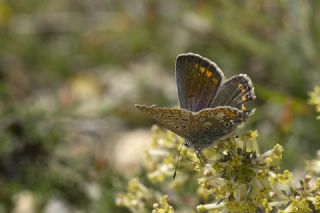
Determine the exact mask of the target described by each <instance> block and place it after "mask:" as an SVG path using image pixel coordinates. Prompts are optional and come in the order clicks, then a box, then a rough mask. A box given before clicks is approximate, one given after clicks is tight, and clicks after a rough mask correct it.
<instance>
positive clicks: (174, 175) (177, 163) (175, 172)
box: [173, 144, 183, 179]
mask: <svg viewBox="0 0 320 213" xmlns="http://www.w3.org/2000/svg"><path fill="white" fill-rule="evenodd" d="M182 147H183V144H181V146H180V149H179V153H178V157H177V161H176V168H175V169H174V173H173V179H175V178H176V174H177V170H178V166H179V162H180V153H181V150H182Z"/></svg>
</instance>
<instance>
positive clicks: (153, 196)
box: [116, 179, 160, 213]
mask: <svg viewBox="0 0 320 213" xmlns="http://www.w3.org/2000/svg"><path fill="white" fill-rule="evenodd" d="M159 198H160V194H158V193H156V192H154V191H152V190H150V189H148V188H147V187H146V186H145V185H143V184H142V183H140V182H139V181H138V179H132V180H130V182H129V183H128V192H127V193H119V194H118V196H117V199H116V204H117V205H118V206H122V207H126V208H128V209H129V210H130V211H131V212H136V213H140V212H141V213H144V212H150V209H151V208H150V206H152V204H153V203H154V201H155V200H158V199H159Z"/></svg>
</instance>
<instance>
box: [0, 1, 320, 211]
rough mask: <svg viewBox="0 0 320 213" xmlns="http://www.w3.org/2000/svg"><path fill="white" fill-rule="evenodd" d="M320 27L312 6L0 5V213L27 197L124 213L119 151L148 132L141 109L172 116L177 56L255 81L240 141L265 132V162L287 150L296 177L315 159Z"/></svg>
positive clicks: (38, 202) (40, 206) (316, 5)
mask: <svg viewBox="0 0 320 213" xmlns="http://www.w3.org/2000/svg"><path fill="white" fill-rule="evenodd" d="M319 16H320V2H319V1H316V0H290V1H289V0H272V1H262V0H257V1H250V0H243V1H236V0H232V1H223V0H216V1H210V2H209V1H183V0H178V1H169V0H164V1H156V0H148V1H147V0H134V1H125V0H123V1H117V0H107V1H102V0H95V1H87V0H80V1H65V0H56V1H40V0H33V1H26V0H22V1H21V0H20V1H18V0H10V1H7V0H0V31H1V36H0V99H1V100H0V114H1V121H0V124H1V126H0V185H1V189H2V190H1V192H0V198H1V203H0V211H2V212H12V211H14V212H19V208H20V207H19V206H20V203H21V202H20V200H21V199H20V198H21V197H22V198H24V199H22V200H28V199H26V197H32V199H31V200H32V202H31V203H33V204H32V206H33V208H35V209H37V211H40V212H50V211H51V212H52V211H53V210H50V209H52V208H53V207H52V206H55V205H54V204H57V203H59V204H60V203H62V204H63V205H62V206H63V207H61V208H65V211H66V212H73V211H76V210H81V211H83V212H121V211H123V212H126V210H125V209H120V208H119V207H116V206H115V194H116V193H117V192H119V191H123V190H124V189H125V188H126V182H127V180H126V179H127V177H126V176H125V175H124V174H123V173H125V172H126V171H127V170H131V167H129V168H130V169H128V168H122V167H120V165H118V164H116V163H115V162H116V161H115V160H114V159H113V158H114V155H113V154H114V152H113V150H115V148H116V147H117V146H120V143H115V141H117V140H116V139H117V138H118V136H119V135H126V134H128V133H130V132H131V131H133V130H136V129H137V128H138V127H141V128H142V127H144V128H145V127H147V128H148V127H150V125H151V124H152V123H153V121H152V120H151V119H149V118H147V117H142V116H143V115H142V114H140V113H139V112H137V111H136V110H135V109H134V107H133V104H134V103H144V104H157V105H159V106H173V105H177V98H176V91H175V82H174V62H175V57H176V56H177V54H179V53H182V52H194V53H198V54H201V55H203V56H205V57H207V58H210V59H212V60H213V61H215V62H216V63H217V64H218V65H219V67H220V68H221V69H222V70H223V71H224V73H225V75H226V77H231V76H232V75H234V74H237V73H246V74H248V75H249V76H250V77H251V79H252V81H253V84H254V86H255V90H256V95H257V100H256V102H255V107H256V108H257V110H256V113H255V115H254V116H252V117H251V118H250V121H249V122H248V124H247V125H246V126H245V130H246V129H258V130H259V134H260V136H259V146H260V148H261V150H262V151H265V150H269V149H270V148H271V147H273V146H274V145H275V144H277V143H279V144H281V145H282V146H283V148H284V153H283V161H282V165H281V167H282V168H283V169H291V170H295V171H300V170H301V169H302V168H303V166H304V162H305V160H306V159H308V160H312V159H313V158H315V156H316V152H317V150H318V149H319V148H320V143H319V141H320V134H319V133H318V130H319V129H320V123H319V120H316V119H314V118H315V117H316V112H315V109H314V107H313V106H310V105H308V94H309V92H310V91H312V90H313V88H314V86H316V85H319V84H320V83H319V82H320V61H319V60H318V59H319V56H320V17H319ZM241 131H244V130H241ZM132 142H133V143H134V142H135V139H134V138H132ZM128 148H130V149H134V145H132V146H130V147H128ZM123 149H125V147H124V148H123ZM124 151H125V150H124ZM124 153H125V152H124ZM173 157H175V156H173ZM128 158H129V156H128ZM133 158H134V157H133ZM132 170H133V169H132ZM136 173H138V174H139V171H137V172H136ZM144 176H145V174H140V177H144ZM25 192H27V193H25ZM30 194H31V195H30ZM163 199H164V200H165V198H163ZM164 200H163V201H162V202H164ZM30 205H31V204H30ZM161 205H162V204H161ZM20 212H21V210H20ZM22 212H23V211H22ZM53 212H54V211H53Z"/></svg>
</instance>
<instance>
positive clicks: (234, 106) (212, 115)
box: [136, 53, 255, 162]
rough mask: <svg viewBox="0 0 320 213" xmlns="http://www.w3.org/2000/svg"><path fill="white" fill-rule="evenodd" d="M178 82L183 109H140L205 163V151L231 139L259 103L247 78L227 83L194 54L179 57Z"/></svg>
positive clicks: (242, 76) (230, 80) (221, 74)
mask: <svg viewBox="0 0 320 213" xmlns="http://www.w3.org/2000/svg"><path fill="white" fill-rule="evenodd" d="M176 82H177V90H178V99H179V105H180V108H165V107H157V106H146V105H136V107H137V108H138V109H140V110H141V111H144V112H146V113H148V114H150V115H151V116H152V117H153V118H154V119H155V120H156V121H157V122H158V123H159V124H160V125H162V126H164V127H166V128H167V129H169V130H171V131H173V132H174V133H176V134H177V135H179V136H181V137H182V138H184V139H185V145H186V146H188V147H191V148H193V149H194V150H195V152H196V154H197V155H198V157H199V159H200V160H202V162H205V161H206V159H205V156H204V155H203V153H202V149H204V148H206V147H208V146H210V145H212V144H213V143H214V141H216V140H218V139H221V138H224V137H227V136H228V135H230V134H231V133H232V132H234V130H235V129H236V128H237V127H239V125H240V124H242V123H244V122H245V121H246V120H247V119H248V117H249V116H250V115H251V114H252V113H253V111H254V110H248V109H247V104H248V103H249V102H250V101H252V100H254V99H255V94H254V88H253V85H252V82H251V80H250V78H249V77H248V76H247V75H245V74H239V75H236V76H234V77H232V78H230V79H229V80H227V81H225V80H224V75H223V72H222V71H221V70H220V68H219V67H218V66H217V65H216V64H215V63H214V62H212V61H210V60H209V59H206V58H204V57H202V56H200V55H197V54H193V53H188V54H180V55H178V57H177V61H176Z"/></svg>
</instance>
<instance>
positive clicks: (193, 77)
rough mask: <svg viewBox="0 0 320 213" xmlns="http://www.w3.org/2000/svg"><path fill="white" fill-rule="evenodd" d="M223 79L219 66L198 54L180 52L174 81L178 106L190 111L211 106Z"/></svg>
mask: <svg viewBox="0 0 320 213" xmlns="http://www.w3.org/2000/svg"><path fill="white" fill-rule="evenodd" d="M223 79H224V75H223V73H222V71H221V70H220V68H219V67H218V66H217V65H216V64H215V63H214V62H212V61H210V60H209V59H206V58H204V57H202V56H200V55H197V54H193V53H188V54H180V55H178V57H177V61H176V81H177V89H178V99H179V104H180V108H183V109H187V110H190V111H192V112H197V111H200V110H201V109H204V108H209V107H211V106H210V105H211V103H212V102H213V99H214V97H215V94H216V92H217V90H218V88H219V86H220V84H221V82H222V81H223Z"/></svg>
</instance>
